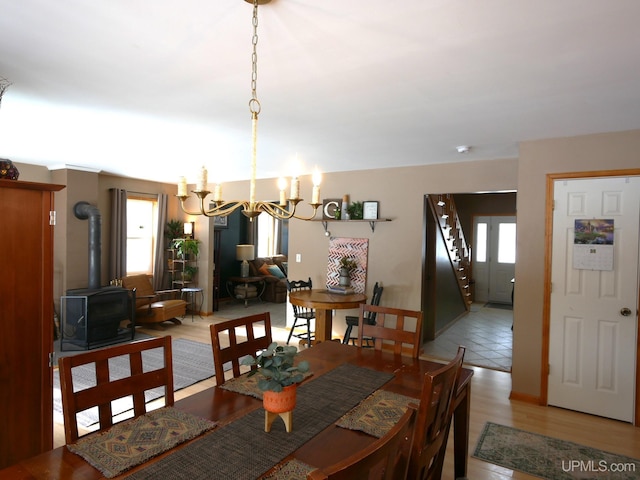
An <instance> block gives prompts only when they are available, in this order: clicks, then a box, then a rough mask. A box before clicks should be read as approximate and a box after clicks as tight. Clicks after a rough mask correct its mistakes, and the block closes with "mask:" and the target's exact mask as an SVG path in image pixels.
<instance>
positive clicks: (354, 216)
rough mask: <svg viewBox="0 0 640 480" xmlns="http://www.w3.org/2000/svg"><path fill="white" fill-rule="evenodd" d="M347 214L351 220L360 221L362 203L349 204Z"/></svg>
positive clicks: (362, 212)
mask: <svg viewBox="0 0 640 480" xmlns="http://www.w3.org/2000/svg"><path fill="white" fill-rule="evenodd" d="M347 212H348V213H349V218H350V219H351V220H362V217H363V214H364V209H363V204H362V202H351V203H350V204H349V206H348V207H347Z"/></svg>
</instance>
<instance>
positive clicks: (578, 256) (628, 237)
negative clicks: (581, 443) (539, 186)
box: [548, 177, 640, 422]
mask: <svg viewBox="0 0 640 480" xmlns="http://www.w3.org/2000/svg"><path fill="white" fill-rule="evenodd" d="M554 203H555V207H554V212H553V241H552V249H553V251H552V265H551V305H550V329H549V382H548V387H549V391H548V403H549V404H550V405H555V406H559V407H563V408H568V409H572V410H578V411H581V412H586V413H591V414H595V415H600V416H603V417H608V418H614V419H618V420H623V421H627V422H632V421H633V416H634V415H633V414H634V392H635V365H636V335H637V305H638V236H639V232H640V224H639V222H640V220H639V215H640V177H608V178H591V179H575V180H557V181H555V183H554ZM611 232H612V233H613V235H612V236H611ZM611 242H612V244H611Z"/></svg>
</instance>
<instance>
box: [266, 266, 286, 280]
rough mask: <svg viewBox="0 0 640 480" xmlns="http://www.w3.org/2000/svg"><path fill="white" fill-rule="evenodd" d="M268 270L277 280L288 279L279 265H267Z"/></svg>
mask: <svg viewBox="0 0 640 480" xmlns="http://www.w3.org/2000/svg"><path fill="white" fill-rule="evenodd" d="M267 270H269V274H270V275H273V276H274V277H276V278H286V277H285V276H284V273H282V270H280V267H278V266H277V265H267Z"/></svg>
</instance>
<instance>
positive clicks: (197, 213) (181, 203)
mask: <svg viewBox="0 0 640 480" xmlns="http://www.w3.org/2000/svg"><path fill="white" fill-rule="evenodd" d="M176 197H178V199H179V200H180V208H181V209H182V211H183V212H184V213H186V214H187V215H201V213H200V212H199V211H197V210H196V211H193V212H191V211H189V210H187V209H186V208H184V201H185V200H186V199H187V198H189V197H188V196H186V195H176Z"/></svg>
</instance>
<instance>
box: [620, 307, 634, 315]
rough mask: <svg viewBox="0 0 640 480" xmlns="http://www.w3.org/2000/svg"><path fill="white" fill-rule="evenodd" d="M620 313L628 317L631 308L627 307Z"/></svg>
mask: <svg viewBox="0 0 640 480" xmlns="http://www.w3.org/2000/svg"><path fill="white" fill-rule="evenodd" d="M620 315H622V316H623V317H628V316H629V315H631V310H630V309H628V308H627V307H625V308H623V309H622V310H620Z"/></svg>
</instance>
